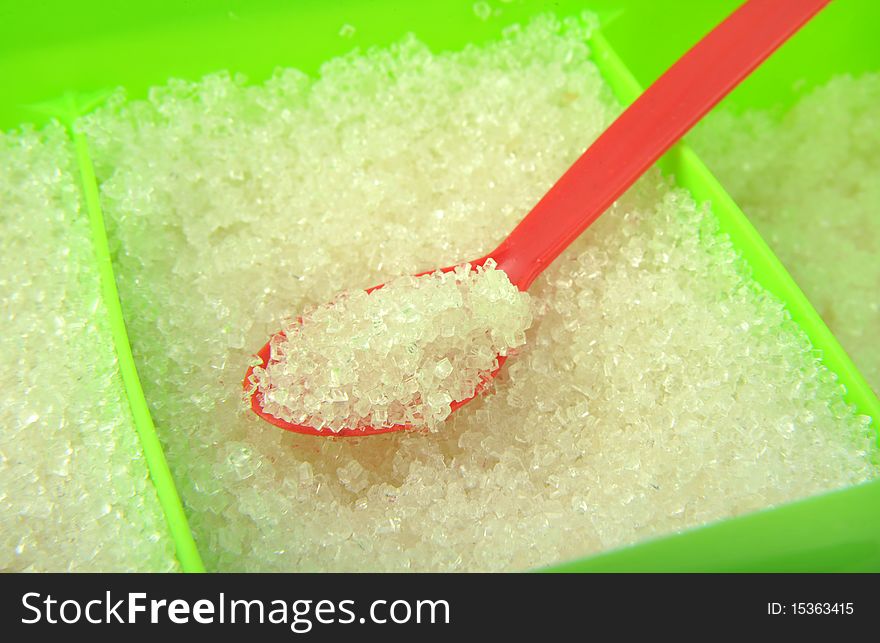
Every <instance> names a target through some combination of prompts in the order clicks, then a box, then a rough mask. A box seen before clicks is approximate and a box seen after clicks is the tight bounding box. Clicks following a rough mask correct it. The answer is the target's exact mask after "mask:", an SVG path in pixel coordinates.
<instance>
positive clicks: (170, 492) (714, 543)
mask: <svg viewBox="0 0 880 643" xmlns="http://www.w3.org/2000/svg"><path fill="white" fill-rule="evenodd" d="M473 4H474V2H473V1H472V0H448V1H443V0H438V1H435V2H412V1H411V0H371V1H370V2H367V1H366V0H336V1H334V2H332V3H329V2H321V1H319V0H301V1H300V2H297V3H291V2H284V1H283V0H250V1H246V0H190V1H189V2H185V3H184V2H180V1H179V0H154V1H153V2H150V3H126V2H123V1H121V0H114V1H108V0H83V1H80V2H76V3H70V2H65V1H60V0H44V1H42V2H34V3H9V6H8V7H5V8H0V77H2V78H4V94H5V95H4V100H3V101H2V102H0V128H2V129H7V128H10V127H14V126H16V125H18V124H20V123H24V122H35V123H38V124H39V123H41V122H43V121H45V120H46V119H47V118H48V117H49V115H51V114H55V115H58V114H61V115H62V116H66V117H70V116H71V115H73V114H74V113H76V112H77V111H81V110H83V109H87V108H88V107H89V100H88V98H89V96H94V95H95V94H94V93H95V92H98V95H99V94H100V92H101V91H102V90H106V89H109V88H113V87H116V86H119V85H122V86H124V87H126V89H127V90H128V93H129V95H130V96H131V97H134V98H137V97H142V96H144V95H145V93H146V91H147V89H148V88H149V87H150V86H153V85H158V84H163V83H165V82H166V81H167V79H168V78H169V77H182V78H190V79H195V78H198V77H200V76H202V75H204V74H205V73H209V72H212V71H217V70H220V69H229V70H233V71H237V72H243V73H245V74H247V76H248V77H249V78H250V79H251V80H253V81H260V80H262V79H264V78H266V77H268V76H269V75H270V74H271V72H272V70H273V69H274V68H275V67H277V66H294V67H298V68H300V69H303V70H305V71H307V72H310V73H311V72H315V71H316V70H317V69H318V67H319V66H320V64H321V63H322V62H323V61H325V60H327V59H328V58H331V57H333V56H336V55H338V54H341V53H344V52H346V51H348V50H350V49H351V48H352V47H355V46H360V47H364V46H369V45H385V44H389V43H391V42H393V41H395V40H397V39H398V38H400V37H401V36H402V35H403V34H405V33H406V32H409V31H412V32H414V33H416V34H417V35H418V36H419V38H420V39H422V40H423V41H425V42H426V43H427V44H428V45H429V46H431V48H432V49H434V50H448V49H457V48H460V47H462V46H463V45H465V44H466V43H469V42H477V43H479V42H482V41H485V40H488V39H492V38H496V37H498V35H499V33H500V31H501V29H502V28H503V27H504V26H506V25H508V24H511V23H514V22H522V21H524V20H527V19H528V18H529V16H532V15H535V14H538V13H543V12H548V11H550V12H554V13H556V14H558V15H567V14H575V13H579V12H580V11H581V10H583V9H585V8H587V9H590V10H593V11H595V12H597V13H598V14H599V15H600V17H601V18H602V21H603V33H602V34H601V35H599V36H597V38H596V39H595V40H594V42H593V45H594V49H595V51H596V54H597V60H598V63H599V65H600V68H601V69H602V71H603V74H604V75H605V77H606V79H607V80H608V81H609V83H610V84H611V85H612V87H613V88H614V90H615V92H616V93H617V95H618V97H619V98H620V99H621V100H622V101H624V102H628V101H631V100H632V99H633V98H634V97H635V96H636V95H638V91H639V85H640V84H641V85H642V86H645V85H647V84H649V83H650V82H651V81H653V80H654V79H655V78H656V77H657V76H659V75H660V74H661V73H662V72H663V71H664V70H665V69H666V68H667V67H668V66H669V65H670V64H671V63H672V62H673V61H674V60H675V59H676V58H677V57H678V56H679V55H681V54H682V53H683V52H684V51H685V50H686V49H687V48H688V47H689V46H690V45H691V44H693V43H694V42H695V41H696V40H697V39H699V37H700V36H702V35H703V34H704V33H706V32H707V31H708V30H709V29H711V27H712V26H714V25H715V24H716V23H717V22H719V21H720V20H721V19H723V17H724V16H725V15H727V14H728V13H729V12H730V11H732V10H733V8H735V7H736V6H737V5H738V4H739V2H736V1H735V0H734V1H730V0H715V1H713V2H706V1H705V0H703V1H700V0H677V1H674V0H667V1H652V0H560V1H558V2H548V1H546V0H512V1H511V2H502V1H501V0H490V2H489V3H488V4H489V5H490V7H492V8H494V9H498V10H500V12H501V13H500V15H498V16H493V17H491V18H490V19H489V20H486V21H482V20H479V19H478V18H477V17H476V16H475V13H474V10H473ZM344 24H351V25H353V26H354V27H355V28H356V32H355V34H354V36H353V37H352V38H342V37H340V36H339V30H340V28H341V27H342V26H343V25H344ZM878 24H880V3H877V2H874V1H873V0H835V2H832V4H831V6H830V7H829V8H827V9H826V10H824V11H823V13H822V14H820V15H819V16H818V17H817V18H816V19H815V20H814V21H813V22H812V23H810V24H809V25H807V26H806V27H805V28H804V29H803V31H802V32H801V33H799V34H798V35H796V36H795V37H794V38H793V39H792V41H790V42H789V43H787V44H786V45H784V46H783V48H782V49H781V50H780V51H778V52H777V53H776V54H775V55H774V56H773V57H772V58H771V59H770V60H769V61H768V62H767V63H765V64H764V66H763V67H762V68H761V69H759V70H758V71H757V72H756V73H755V74H754V75H753V76H752V77H751V78H749V79H748V80H747V81H745V82H744V83H743V85H742V86H741V87H739V88H738V89H737V90H736V91H735V92H734V93H733V94H731V96H730V97H729V98H728V99H726V100H727V102H729V103H730V104H732V105H734V106H736V107H746V106H756V107H768V106H772V105H777V104H790V103H791V102H793V101H794V100H796V98H797V96H798V95H799V94H800V93H803V92H804V91H807V90H808V89H809V88H810V87H812V86H815V85H817V84H821V83H822V82H824V81H826V80H827V79H828V78H830V77H831V76H833V75H835V74H837V73H843V72H850V73H858V72H864V71H868V70H878V69H880V47H878V46H877V45H876V33H875V32H876V26H877V25H878ZM612 47H613V49H612ZM615 52H616V53H615ZM68 92H75V93H76V96H75V98H73V97H71V96H70V95H69V94H68V98H67V99H66V100H65V101H61V102H59V100H58V98H59V97H60V96H62V95H65V93H68ZM41 103H42V104H43V105H42V108H38V109H34V107H33V106H34V105H37V104H41ZM77 145H78V152H79V154H80V159H81V162H82V167H83V182H84V190H85V192H86V196H87V198H88V201H89V206H90V216H92V219H93V229H94V230H95V234H96V235H97V241H98V243H97V244H96V245H97V246H98V251H97V252H98V261H99V262H100V263H101V264H102V270H103V274H104V277H105V281H106V282H107V283H106V284H105V296H106V297H108V298H109V299H114V300H115V298H116V293H115V284H113V279H112V268H111V267H110V265H109V254H107V252H106V239H104V238H103V234H104V233H103V225H102V223H101V220H100V202H99V199H98V194H97V190H96V186H95V184H94V177H93V176H92V175H91V174H90V163H89V161H88V153H87V147H86V145H85V141H82V140H78V141H77ZM661 165H662V166H663V168H664V169H665V170H666V171H667V172H670V173H672V174H674V175H675V177H676V180H677V181H678V183H679V184H680V185H682V186H684V187H687V188H688V189H689V190H690V191H691V192H692V193H693V194H694V196H695V197H696V198H697V199H701V200H709V201H711V202H712V205H713V210H714V212H715V213H716V215H717V216H718V218H719V221H720V222H721V225H722V228H723V229H724V230H725V231H726V232H728V233H729V234H730V235H731V238H732V239H733V241H734V243H735V244H736V245H737V246H738V248H739V250H740V251H741V252H742V254H743V255H744V257H745V258H746V259H747V260H748V261H749V263H750V264H751V266H752V268H753V270H754V272H755V275H756V277H757V278H758V280H759V281H760V282H761V283H762V284H763V285H764V286H766V287H767V288H768V289H770V290H771V291H773V292H774V293H775V294H776V295H777V296H779V297H780V298H781V299H783V300H784V301H785V302H786V305H787V307H788V309H789V311H790V312H791V313H792V316H793V317H794V319H795V320H796V321H797V322H798V323H799V324H800V325H801V326H802V327H803V328H804V330H805V331H806V332H807V333H808V335H809V336H810V338H811V340H812V341H813V344H814V345H815V346H816V347H817V348H820V349H821V350H822V353H823V359H824V361H825V363H826V364H827V365H828V366H829V368H831V369H832V370H833V371H835V372H836V373H838V375H839V376H840V378H841V381H843V382H844V384H846V386H847V389H848V396H849V399H850V401H851V402H853V403H854V404H856V406H857V407H858V409H859V411H860V412H861V413H864V414H866V415H870V416H872V417H874V418H876V419H880V402H878V400H877V398H876V396H874V394H873V393H872V392H871V391H870V389H869V388H868V387H867V385H866V384H865V382H864V379H863V378H862V377H861V375H860V374H859V373H858V371H857V370H856V369H855V367H854V366H853V365H852V362H851V361H850V360H849V358H848V357H847V356H846V354H845V353H844V352H843V350H842V349H841V348H840V346H839V344H838V343H837V341H836V339H835V338H834V337H833V335H831V333H830V332H829V331H828V329H827V328H826V327H825V326H824V324H823V323H822V322H821V320H820V319H819V317H818V315H816V313H815V311H814V310H813V309H812V307H811V306H810V304H809V302H807V300H806V299H805V298H804V296H803V294H802V293H801V292H800V290H799V289H798V288H797V286H796V284H795V283H794V282H793V281H792V280H791V278H790V277H789V276H788V274H787V273H786V272H785V270H784V269H783V268H782V266H781V264H780V263H779V262H778V260H777V259H776V258H775V256H774V255H773V254H772V252H771V251H770V250H769V249H768V247H767V246H766V244H765V243H764V242H763V240H762V239H761V238H760V237H759V236H758V235H757V233H756V232H755V230H754V229H753V228H752V227H751V225H750V224H749V223H748V221H747V220H746V219H745V217H744V216H743V215H742V213H741V212H740V211H739V209H738V208H737V206H736V205H735V204H734V203H733V201H732V200H731V199H730V197H729V196H727V195H726V193H725V192H724V190H723V188H722V187H721V186H720V185H719V184H718V183H717V181H715V179H714V178H713V177H712V176H711V174H710V173H709V172H708V171H707V170H706V168H705V167H704V166H703V165H702V163H701V162H700V161H699V159H697V157H696V156H695V155H694V154H693V152H692V151H690V150H689V149H688V148H687V147H686V146H685V145H679V146H677V147H676V148H675V149H674V150H673V151H671V152H670V153H669V154H667V155H666V157H664V159H663V160H662V161H661ZM116 309H117V310H118V306H116ZM115 336H116V339H117V342H118V343H123V344H124V345H120V346H119V348H118V352H119V353H120V362H121V364H122V366H123V374H124V375H126V385H127V390H129V393H130V396H131V401H132V406H133V408H134V409H135V412H136V414H139V415H140V418H141V422H140V423H139V425H138V428H139V432H140V434H141V437H142V440H143V441H144V446H145V451H146V452H147V455H148V460H149V464H150V469H151V473H152V476H153V479H154V482H155V483H156V486H157V489H158V491H159V494H160V496H161V497H162V500H163V506H164V507H165V510H166V513H167V515H168V518H169V525H170V528H171V531H172V534H173V536H174V538H175V540H176V542H177V544H178V557H179V558H180V560H181V564H182V566H183V568H184V569H185V570H187V571H198V570H200V569H201V562H200V560H199V556H198V552H197V551H196V549H195V546H194V544H193V542H192V538H191V536H190V534H189V529H188V526H187V524H186V518H185V515H184V514H183V512H182V510H181V508H180V503H179V500H178V498H177V494H176V491H175V490H174V487H173V481H172V479H171V477H170V473H169V472H168V470H167V465H165V461H164V457H163V456H162V454H161V449H160V447H159V444H158V441H157V440H156V436H155V432H154V431H153V428H152V422H151V421H150V418H149V413H148V412H147V411H146V406H145V403H144V400H143V399H142V394H141V393H140V387H139V385H138V383H137V376H136V373H135V371H134V363H133V362H130V363H129V367H130V368H128V369H127V370H128V372H126V359H125V356H126V355H128V357H129V359H130V351H129V349H128V346H127V341H126V340H125V329H124V326H122V325H121V317H120V319H119V320H118V324H117V328H116V334H115ZM144 416H145V417H144ZM554 569H559V570H565V571H588V570H595V571H635V570H683V571H684V570H688V571H704V570H705V571H709V570H717V571H732V570H736V571H798V570H865V571H867V570H872V571H878V570H880V481H878V482H874V483H870V484H866V485H861V486H859V487H855V488H851V489H846V490H842V491H839V492H835V493H831V494H826V495H823V496H819V497H814V498H811V499H808V500H805V501H801V502H797V503H793V504H790V505H786V506H784V507H780V508H777V509H772V510H766V511H762V512H758V513H755V514H751V515H748V516H744V517H741V518H737V519H733V520H728V521H724V522H721V523H717V524H714V525H711V526H708V527H704V528H701V529H696V530H692V531H689V532H686V533H683V534H680V535H676V536H670V537H667V538H662V539H659V540H655V541H652V542H648V543H644V544H640V545H636V546H632V547H627V548H624V549H620V550H617V551H614V552H610V553H606V554H602V555H599V556H595V557H592V558H588V559H584V560H580V561H575V562H572V563H569V564H565V565H561V566H559V567H556V568H554Z"/></svg>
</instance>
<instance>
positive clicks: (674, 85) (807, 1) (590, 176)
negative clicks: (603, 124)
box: [490, 0, 829, 290]
mask: <svg viewBox="0 0 880 643" xmlns="http://www.w3.org/2000/svg"><path fill="white" fill-rule="evenodd" d="M828 2H829V0H749V1H748V2H746V3H745V4H743V5H742V6H741V7H739V8H738V9H737V10H736V11H735V12H733V13H732V14H731V15H730V16H729V17H728V18H727V19H726V20H724V22H722V23H721V24H719V25H718V26H717V27H715V29H713V30H712V31H711V32H710V33H709V34H708V35H707V36H705V37H704V38H703V39H702V40H700V41H699V42H698V43H697V44H696V45H695V46H694V47H693V48H692V49H691V50H690V51H688V52H687V53H686V54H685V55H684V56H682V57H681V58H680V59H679V60H678V61H677V62H676V63H675V64H674V65H672V67H670V68H669V69H668V70H667V71H666V73H665V74H663V75H662V76H661V77H660V78H659V79H657V81H655V82H654V84H653V85H651V86H650V87H649V88H648V89H647V90H645V92H644V93H643V94H642V95H641V96H639V98H638V99H636V101H635V102H634V103H632V105H630V106H629V107H628V108H627V109H626V111H624V112H623V113H622V114H621V115H620V116H619V117H618V118H617V120H616V121H614V123H612V125H611V126H610V127H609V128H608V129H607V130H605V132H604V133H603V134H602V135H601V136H600V137H599V138H598V139H596V141H595V142H594V143H593V144H592V145H591V146H590V148H589V149H587V151H586V152H584V154H583V155H582V156H581V157H580V158H579V159H578V160H577V161H576V162H575V163H574V165H572V166H571V167H570V168H569V169H568V171H567V172H566V173H565V174H564V175H563V176H562V178H560V179H559V180H558V181H557V182H556V184H555V185H554V186H553V187H552V188H551V189H550V191H549V192H547V194H546V195H544V197H543V198H542V199H541V200H540V201H539V202H538V204H537V205H536V206H535V207H534V208H533V209H532V211H531V212H529V214H528V215H527V216H526V217H525V219H523V220H522V221H521V222H520V224H519V225H518V226H517V227H516V228H515V229H514V231H513V232H512V233H511V234H510V236H508V237H507V239H505V240H504V242H503V243H502V244H501V245H500V246H499V247H498V248H497V249H496V250H495V251H494V252H493V253H491V255H490V256H492V257H494V258H495V259H496V260H497V261H498V264H499V266H500V267H501V268H503V269H504V270H505V271H506V272H507V274H508V276H509V277H510V279H511V281H512V282H513V283H515V284H516V285H517V286H518V287H519V288H520V289H521V290H525V289H527V288H528V287H529V285H531V283H532V281H534V279H535V277H537V276H538V275H539V274H540V273H541V272H542V271H543V270H544V269H545V268H546V267H547V266H548V265H549V264H550V263H551V262H552V261H553V260H554V259H555V258H556V257H557V256H558V255H559V253H561V252H562V251H563V250H565V248H566V247H568V245H569V244H570V243H571V242H572V241H574V240H575V239H576V238H577V237H578V236H579V235H580V234H581V232H583V231H584V230H585V229H586V228H587V227H588V226H589V225H590V224H591V223H592V222H593V221H595V220H596V219H597V218H598V217H599V215H600V214H602V213H603V212H604V211H605V210H606V209H608V207H609V206H611V204H612V203H614V201H615V200H616V199H617V198H618V197H620V195H621V194H623V193H624V192H625V191H626V189H627V188H628V187H629V186H630V185H632V184H633V183H634V182H635V181H636V179H638V178H639V177H640V176H641V175H642V174H643V173H644V172H645V171H647V169H648V168H649V167H650V166H651V165H652V164H653V163H654V162H655V161H656V160H657V159H658V158H660V156H661V155H662V154H663V153H664V152H666V150H668V149H669V148H670V147H671V146H672V145H673V144H674V143H675V142H676V141H678V139H680V138H681V137H682V136H684V134H685V133H686V132H687V131H688V130H689V129H690V128H691V127H692V126H693V125H694V124H695V123H696V122H697V121H699V120H700V118H702V116H703V115H704V114H705V113H706V112H708V111H709V110H710V109H711V108H712V107H713V106H714V105H715V104H716V103H717V102H718V101H719V100H721V99H722V98H723V97H724V96H725V95H726V94H727V93H728V92H729V91H730V90H731V89H733V88H734V87H735V86H736V85H737V84H738V83H739V82H740V81H741V80H743V79H744V78H745V77H746V76H748V75H749V74H750V73H751V72H752V71H753V70H754V69H755V68H756V67H757V66H758V65H759V64H761V62H763V61H764V59H765V58H767V56H769V55H770V54H771V53H773V51H775V50H776V48H777V47H779V46H780V45H781V44H782V43H783V42H785V41H786V40H787V39H788V38H789V36H791V35H792V34H794V33H795V32H796V31H797V30H798V29H800V27H801V26H802V25H804V24H805V23H806V22H807V21H808V20H809V19H810V18H812V17H813V16H814V15H815V14H816V13H817V12H818V11H819V10H820V9H822V7H824V6H825V5H826V4H827V3H828Z"/></svg>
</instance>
